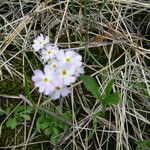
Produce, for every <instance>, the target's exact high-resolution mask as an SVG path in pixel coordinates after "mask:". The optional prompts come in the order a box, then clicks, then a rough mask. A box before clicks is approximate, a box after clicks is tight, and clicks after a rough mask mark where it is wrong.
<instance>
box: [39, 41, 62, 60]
mask: <svg viewBox="0 0 150 150" xmlns="http://www.w3.org/2000/svg"><path fill="white" fill-rule="evenodd" d="M58 52H59V50H58V48H57V47H54V46H52V45H51V44H49V43H48V44H46V45H45V49H42V51H41V55H42V57H41V59H42V60H44V62H48V61H49V60H51V59H54V58H55V57H56V55H57V54H58Z"/></svg>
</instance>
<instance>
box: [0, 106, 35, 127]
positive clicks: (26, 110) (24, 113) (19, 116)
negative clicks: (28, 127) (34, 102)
mask: <svg viewBox="0 0 150 150" xmlns="http://www.w3.org/2000/svg"><path fill="white" fill-rule="evenodd" d="M12 110H13V108H12V107H8V108H7V109H6V110H3V109H0V116H3V115H6V116H7V115H9V114H10V113H11V111H12ZM32 111H33V108H30V107H25V106H22V105H21V106H19V107H17V108H16V109H15V111H14V112H13V113H12V115H11V117H10V118H8V119H7V121H6V127H9V128H11V129H14V128H16V127H17V122H21V121H23V120H24V119H25V120H27V121H30V120H31V117H30V114H31V113H32Z"/></svg>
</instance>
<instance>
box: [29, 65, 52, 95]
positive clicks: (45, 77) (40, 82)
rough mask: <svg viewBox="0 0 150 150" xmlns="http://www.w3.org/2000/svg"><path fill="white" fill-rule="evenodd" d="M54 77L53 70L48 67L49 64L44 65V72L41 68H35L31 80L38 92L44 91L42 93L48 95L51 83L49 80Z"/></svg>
mask: <svg viewBox="0 0 150 150" xmlns="http://www.w3.org/2000/svg"><path fill="white" fill-rule="evenodd" d="M53 78H54V72H53V71H52V70H50V69H49V66H48V65H46V66H45V67H44V72H42V71H41V70H35V71H34V76H33V77H32V80H33V81H34V85H35V87H38V88H39V92H40V93H44V95H49V93H50V92H51V91H52V87H53V86H52V83H51V81H52V80H53Z"/></svg>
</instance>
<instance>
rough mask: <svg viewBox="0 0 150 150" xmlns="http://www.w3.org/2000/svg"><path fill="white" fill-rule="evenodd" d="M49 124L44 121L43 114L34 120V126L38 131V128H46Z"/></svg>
mask: <svg viewBox="0 0 150 150" xmlns="http://www.w3.org/2000/svg"><path fill="white" fill-rule="evenodd" d="M49 125H50V124H48V122H47V121H46V118H44V117H43V116H41V117H39V118H38V119H37V121H36V128H37V130H38V131H39V132H40V129H46V128H47V127H48V126H49Z"/></svg>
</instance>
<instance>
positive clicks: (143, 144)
mask: <svg viewBox="0 0 150 150" xmlns="http://www.w3.org/2000/svg"><path fill="white" fill-rule="evenodd" d="M136 143H137V144H138V145H139V146H140V148H141V149H142V150H147V149H148V148H150V141H137V142H136Z"/></svg>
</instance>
